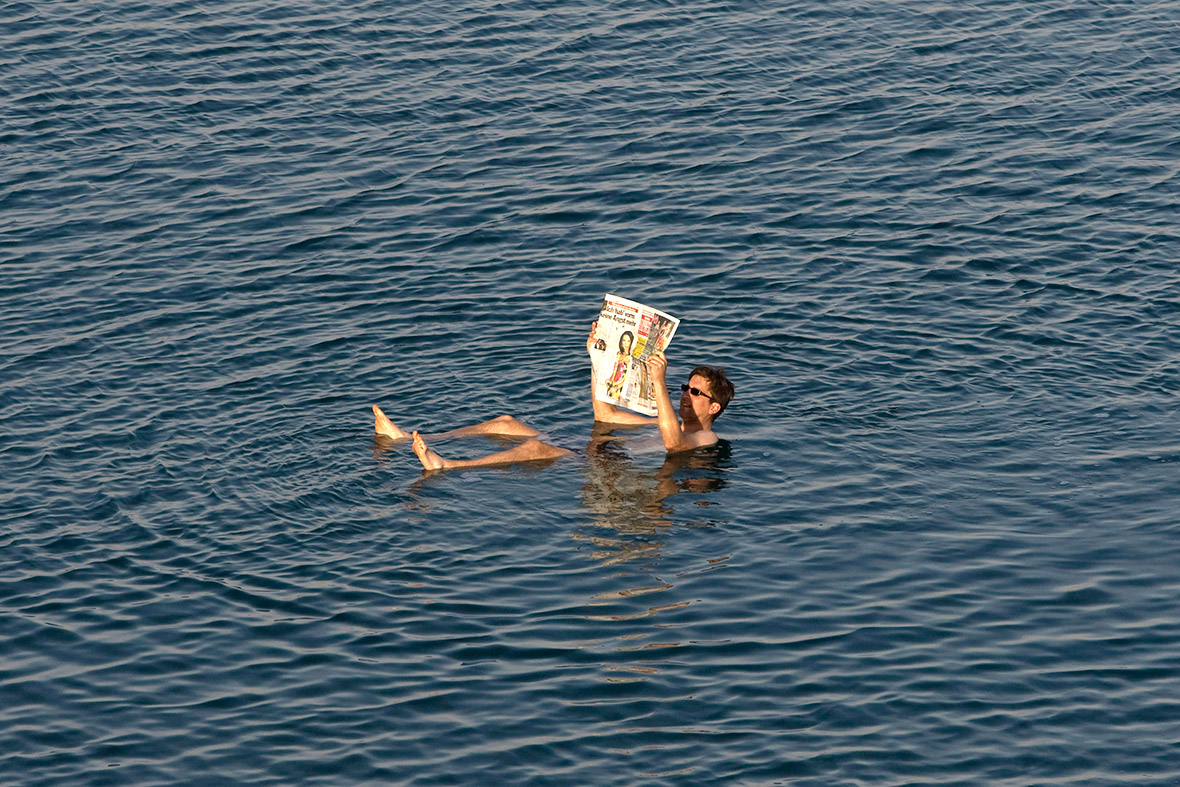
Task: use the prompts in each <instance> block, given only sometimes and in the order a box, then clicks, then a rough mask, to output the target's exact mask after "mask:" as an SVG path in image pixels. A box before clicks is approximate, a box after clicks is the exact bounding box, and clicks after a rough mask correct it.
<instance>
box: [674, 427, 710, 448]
mask: <svg viewBox="0 0 1180 787" xmlns="http://www.w3.org/2000/svg"><path fill="white" fill-rule="evenodd" d="M717 439H718V438H717V434H716V433H715V432H714V431H712V430H711V429H702V430H701V431H699V432H688V433H686V434H684V435H683V436H682V437H681V438H680V442H679V443H677V444H676V445H675V446H673V447H672V448H669V449H668V453H670V454H678V453H680V452H681V451H692V450H693V449H695V448H705V447H707V446H710V445H716V444H717Z"/></svg>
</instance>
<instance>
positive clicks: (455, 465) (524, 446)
mask: <svg viewBox="0 0 1180 787" xmlns="http://www.w3.org/2000/svg"><path fill="white" fill-rule="evenodd" d="M477 434H487V433H486V432H478V433H477ZM414 453H415V454H417V455H418V460H419V461H420V462H422V466H423V467H424V468H426V469H427V470H460V469H462V468H465V467H495V466H497V465H499V466H503V465H514V464H519V463H521V462H539V461H544V460H546V459H558V458H560V457H563V456H565V455H566V454H569V453H571V452H570V451H567V450H565V449H564V448H558V447H557V446H554V445H549V444H548V443H542V442H541V441H540V440H533V439H529V440H526V441H524V442H523V443H521V444H520V445H518V446H515V447H513V448H509V449H508V450H506V451H497V452H496V453H494V454H488V455H487V456H481V457H479V458H477V459H443V458H442V457H441V456H439V455H438V454H437V453H435V452H434V451H433V450H431V448H430V447H429V446H428V445H426V441H425V440H423V439H422V435H420V434H418V433H417V432H414Z"/></svg>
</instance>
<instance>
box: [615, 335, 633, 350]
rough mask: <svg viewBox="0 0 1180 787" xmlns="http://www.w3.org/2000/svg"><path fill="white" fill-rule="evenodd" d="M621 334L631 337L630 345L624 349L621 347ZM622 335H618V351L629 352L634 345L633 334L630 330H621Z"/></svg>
mask: <svg viewBox="0 0 1180 787" xmlns="http://www.w3.org/2000/svg"><path fill="white" fill-rule="evenodd" d="M623 336H630V337H631V345H630V347H628V348H627V349H626V350H624V349H623ZM623 336H620V337H619V352H631V350H632V349H633V348H634V347H635V334H633V333H631V332H630V331H623Z"/></svg>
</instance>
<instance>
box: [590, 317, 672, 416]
mask: <svg viewBox="0 0 1180 787" xmlns="http://www.w3.org/2000/svg"><path fill="white" fill-rule="evenodd" d="M597 327H598V323H597V322H595V323H594V324H593V325H591V326H590V338H588V339H587V340H586V352H587V353H589V354H590V404H591V405H592V406H593V407H594V420H595V421H601V422H602V423H604V424H636V425H637V424H652V423H655V422H656V419H655V418H649V417H647V416H646V415H640V414H639V413H633V412H631V411H630V410H624V409H622V408H620V407H615V406H614V405H613V404H611V403H610V402H602V401H599V399H598V397H597V396H595V395H594V392H595V391H596V390H598V381H597V380H596V379H595V377H594V352H595V350H594V331H595V329H596V328H597Z"/></svg>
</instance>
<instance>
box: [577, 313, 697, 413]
mask: <svg viewBox="0 0 1180 787" xmlns="http://www.w3.org/2000/svg"><path fill="white" fill-rule="evenodd" d="M678 325H680V320H678V319H676V318H675V317H673V316H671V315H670V314H665V313H664V312H662V311H659V310H658V309H653V308H651V307H650V306H644V305H643V304H641V303H636V302H635V301H629V300H627V299H626V298H620V297H618V296H617V295H611V294H610V293H607V295H606V297H605V298H604V299H603V301H602V311H601V312H600V313H599V315H598V327H597V328H595V330H594V343H593V345H592V348H593V353H592V356H591V358H592V363H593V364H594V380H595V390H594V398H596V399H598V400H600V401H603V402H610V403H611V404H614V405H618V406H619V407H625V408H627V409H628V410H634V411H636V412H639V413H643V414H645V415H655V414H656V412H657V409H656V397H655V391H654V390H653V389H652V384H651V380H650V379H649V378H648V374H647V359H648V358H650V357H651V354H652V353H654V352H655V351H656V350H664V349H666V348H667V347H668V343H669V342H671V341H672V336H673V334H675V333H676V327H677V326H678Z"/></svg>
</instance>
